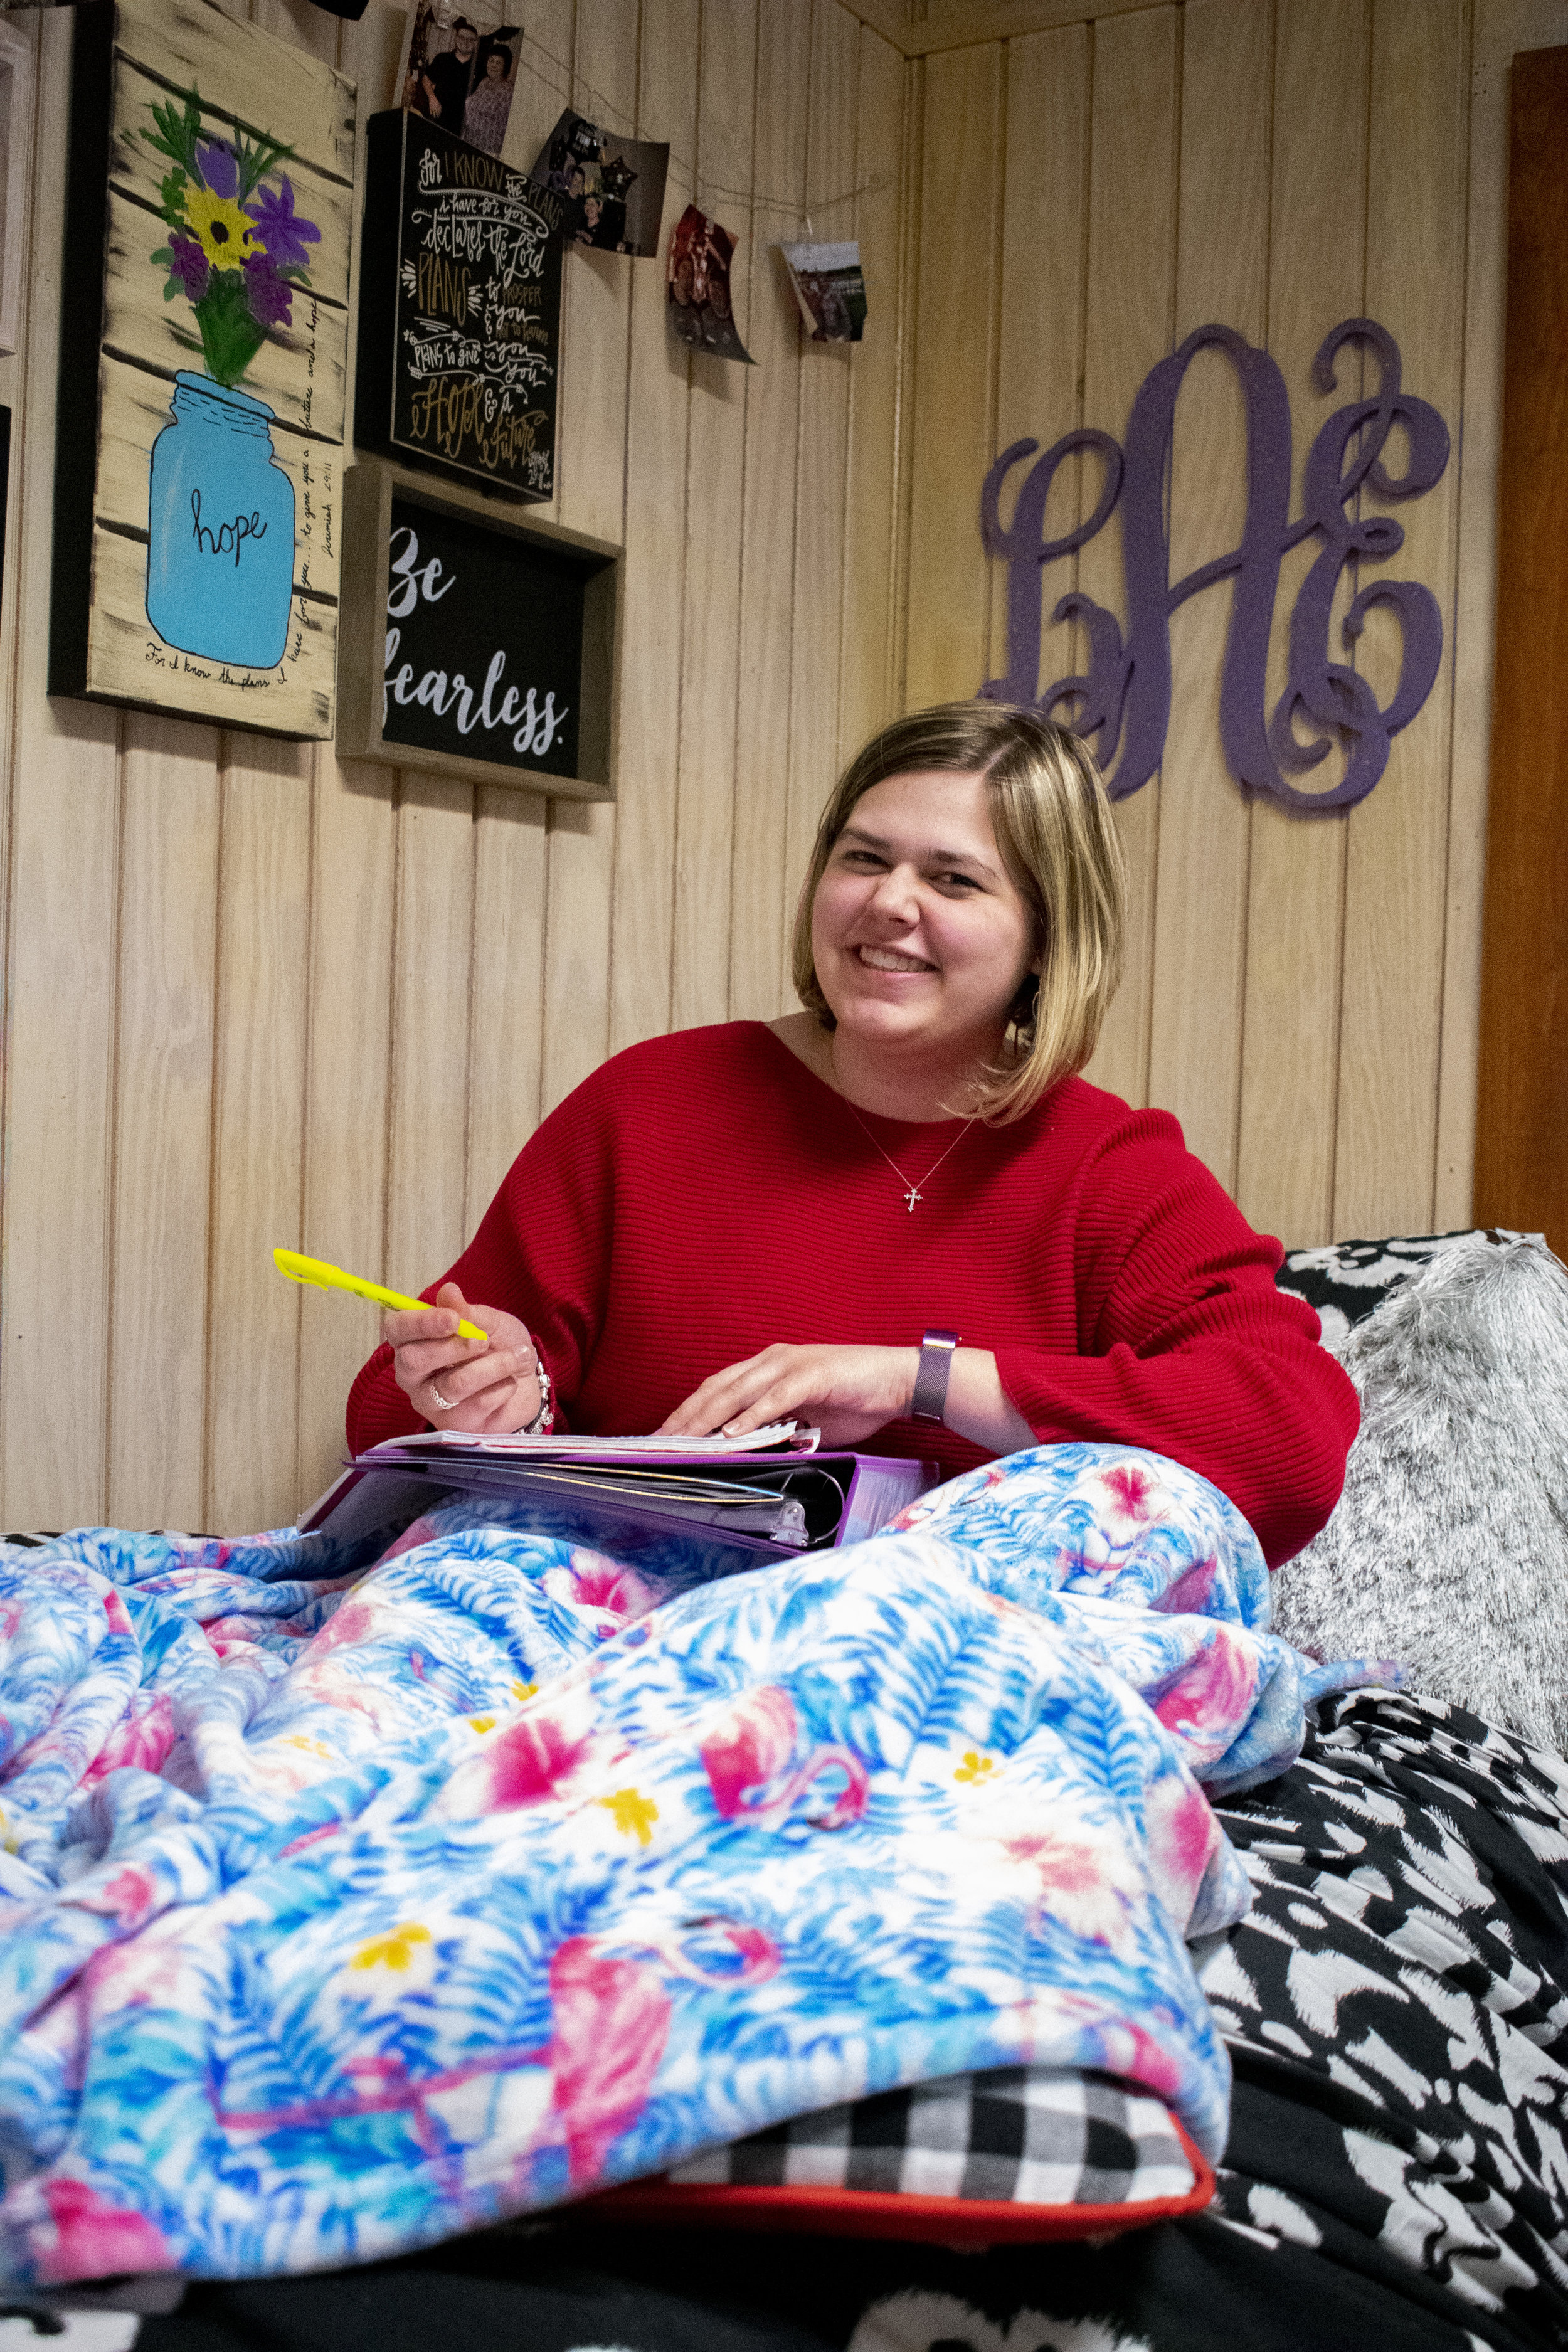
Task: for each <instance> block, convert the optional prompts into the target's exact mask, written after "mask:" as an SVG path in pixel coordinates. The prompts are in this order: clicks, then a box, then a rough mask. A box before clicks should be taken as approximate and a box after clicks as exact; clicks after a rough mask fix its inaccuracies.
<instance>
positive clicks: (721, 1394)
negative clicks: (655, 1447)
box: [658, 1345, 920, 1445]
mask: <svg viewBox="0 0 1568 2352" xmlns="http://www.w3.org/2000/svg"><path fill="white" fill-rule="evenodd" d="M919 1371H920V1349H918V1348H826V1347H808V1348H789V1347H784V1346H782V1345H781V1346H778V1347H773V1348H764V1349H763V1351H762V1354H761V1355H760V1356H748V1357H747V1358H746V1360H745V1361H744V1363H741V1364H731V1365H729V1366H728V1367H727V1368H726V1370H723V1371H721V1372H715V1373H714V1374H713V1375H712V1377H711V1379H710V1380H706V1381H703V1383H702V1386H701V1387H700V1389H698V1390H697V1391H696V1392H695V1393H694V1394H693V1395H691V1396H689V1397H688V1398H687V1400H686V1402H685V1403H684V1404H682V1405H678V1406H677V1408H676V1410H675V1411H674V1412H672V1413H671V1414H670V1416H669V1418H668V1421H667V1422H666V1423H664V1426H663V1427H662V1429H660V1430H659V1432H658V1434H659V1436H661V1437H707V1436H709V1435H710V1434H711V1433H712V1432H713V1431H715V1430H721V1431H722V1433H723V1434H724V1435H725V1436H726V1437H744V1436H748V1435H749V1434H750V1433H751V1432H752V1430H753V1429H761V1428H762V1427H763V1425H764V1423H768V1422H772V1421H790V1420H794V1421H801V1422H806V1423H810V1424H811V1425H812V1426H814V1427H816V1428H818V1429H820V1430H821V1432H822V1435H823V1442H824V1443H825V1444H828V1445H853V1444H856V1443H857V1442H858V1440H859V1439H860V1438H862V1437H869V1436H870V1435H871V1433H872V1432H873V1430H878V1429H884V1428H886V1426H887V1424H888V1423H889V1422H890V1421H898V1420H900V1418H901V1417H902V1415H903V1414H905V1413H906V1412H908V1411H909V1409H910V1398H911V1396H912V1395H913V1394H914V1387H915V1380H916V1377H917V1375H918V1373H919Z"/></svg>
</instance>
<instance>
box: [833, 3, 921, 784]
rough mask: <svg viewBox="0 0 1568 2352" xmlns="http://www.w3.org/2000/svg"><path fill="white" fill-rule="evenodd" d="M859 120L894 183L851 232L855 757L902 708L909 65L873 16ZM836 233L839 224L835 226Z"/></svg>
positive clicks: (859, 136) (873, 165)
mask: <svg viewBox="0 0 1568 2352" xmlns="http://www.w3.org/2000/svg"><path fill="white" fill-rule="evenodd" d="M859 47H860V57H859V67H858V100H857V106H856V120H855V167H854V178H855V184H856V186H857V187H862V186H864V185H865V184H866V183H867V182H868V181H869V180H871V179H873V178H874V177H875V176H876V175H877V174H879V173H884V174H886V184H885V185H884V186H882V187H880V188H876V189H872V190H869V191H868V193H867V194H865V195H863V196H861V197H860V198H859V199H858V202H857V204H856V206H855V210H854V214H853V216H852V219H851V220H850V221H849V222H848V223H847V224H846V228H845V234H849V233H850V230H851V229H852V231H853V234H854V235H855V236H858V238H859V241H860V263H861V268H862V269H863V271H864V272H865V277H866V284H867V288H868V299H869V301H870V303H871V305H872V306H873V307H872V309H871V312H870V315H869V317H868V320H867V328H868V331H867V334H866V335H865V337H864V339H863V340H862V341H860V342H858V343H856V344H854V345H853V346H852V347H851V349H850V353H849V450H848V460H847V471H848V482H847V494H846V501H845V516H844V539H845V552H844V634H843V638H842V641H841V644H840V647H839V656H838V660H839V707H838V755H837V762H836V764H837V766H838V767H839V768H841V769H842V768H843V767H844V766H846V765H847V762H848V761H849V760H851V759H852V758H853V757H854V755H855V753H856V751H858V749H859V747H860V745H861V744H862V743H863V742H864V741H865V740H866V738H867V737H868V735H869V734H870V733H871V731H872V730H873V729H874V728H877V727H880V726H881V725H882V724H883V722H884V721H885V720H886V719H889V718H890V717H891V716H892V713H893V710H894V708H895V683H894V681H895V675H896V666H895V662H894V649H893V627H894V615H895V611H896V599H895V593H894V589H895V562H894V554H895V546H894V542H895V538H896V524H897V511H898V509H897V500H898V444H899V424H900V417H899V371H900V362H901V360H902V355H903V352H904V349H905V329H906V321H905V319H904V317H903V315H902V311H903V299H902V298H903V292H904V289H903V286H902V283H901V278H900V268H899V230H900V219H899V214H900V194H901V191H902V187H903V163H904V158H903V131H904V114H905V96H906V87H905V86H906V84H907V82H908V79H909V68H908V67H907V66H906V64H905V62H904V60H903V58H900V56H899V54H898V52H897V50H896V49H894V48H893V47H892V46H891V44H890V43H889V42H888V41H885V40H884V39H883V38H882V37H881V35H880V34H879V33H874V32H873V31H872V30H871V28H870V26H868V25H863V26H861V28H860V37H859ZM837 233H838V232H837V229H836V230H835V234H836V235H837Z"/></svg>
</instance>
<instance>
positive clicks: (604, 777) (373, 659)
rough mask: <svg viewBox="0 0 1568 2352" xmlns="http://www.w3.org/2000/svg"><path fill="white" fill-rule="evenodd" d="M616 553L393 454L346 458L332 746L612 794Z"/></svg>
mask: <svg viewBox="0 0 1568 2352" xmlns="http://www.w3.org/2000/svg"><path fill="white" fill-rule="evenodd" d="M620 557H621V551H620V550H619V548H617V547H612V546H610V545H608V544H607V543H606V542H605V541H603V540H598V539H588V538H585V537H584V535H583V533H582V532H581V531H574V530H563V528H562V527H561V525H560V524H559V523H552V522H545V521H543V520H532V519H531V520H523V518H522V517H521V515H502V514H499V513H498V512H497V511H496V509H495V508H494V507H493V506H491V507H487V506H485V505H483V504H482V503H481V502H480V501H479V499H473V498H467V497H464V496H463V495H462V494H461V493H460V492H455V491H450V490H447V489H437V488H434V487H433V486H432V485H430V484H428V483H427V482H426V481H424V480H422V479H420V478H417V477H415V476H409V475H406V474H404V473H401V472H399V471H397V470H395V468H394V467H390V466H383V465H377V464H374V463H371V464H368V465H361V466H356V467H353V470H352V471H351V473H350V474H349V476H348V479H347V484H346V496H345V499H344V503H343V625H342V658H341V662H340V667H339V714H338V753H339V756H340V758H342V759H359V760H380V761H385V762H386V764H387V765H389V766H391V767H395V768H422V769H426V770H428V771H429V772H432V773H434V774H436V775H441V776H450V777H453V778H456V779H458V781H460V782H466V783H479V784H516V785H517V786H518V787H519V788H520V790H521V791H524V792H532V793H541V792H542V793H552V794H559V795H561V796H562V797H563V798H567V799H573V800H592V801H608V800H614V798H615V796H616V787H615V711H616V658H617V647H618V644H619V631H620V582H621V562H620Z"/></svg>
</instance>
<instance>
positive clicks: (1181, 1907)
mask: <svg viewBox="0 0 1568 2352" xmlns="http://www.w3.org/2000/svg"><path fill="white" fill-rule="evenodd" d="M1143 1820H1144V1828H1145V1831H1146V1832H1147V1835H1148V1841H1149V1871H1150V1875H1151V1877H1152V1879H1153V1882H1154V1891H1155V1894H1156V1895H1158V1897H1159V1899H1160V1902H1161V1903H1162V1904H1163V1906H1164V1909H1165V1911H1166V1913H1167V1915H1168V1916H1169V1917H1170V1918H1171V1919H1173V1921H1174V1923H1175V1925H1176V1927H1178V1928H1179V1929H1184V1928H1185V1927H1186V1924H1187V1921H1188V1920H1189V1919H1190V1918H1191V1917H1192V1913H1193V1905H1194V1901H1195V1900H1196V1898H1197V1892H1198V1889H1199V1887H1200V1886H1201V1885H1203V1882H1204V1874H1205V1871H1206V1870H1207V1868H1208V1866H1209V1862H1210V1859H1211V1857H1212V1856H1213V1854H1214V1852H1215V1847H1216V1846H1217V1845H1218V1844H1219V1841H1220V1828H1219V1823H1218V1822H1216V1821H1215V1817H1214V1815H1213V1813H1212V1812H1211V1811H1210V1810H1209V1802H1208V1799H1207V1798H1206V1797H1205V1795H1204V1792H1203V1790H1201V1789H1199V1788H1198V1787H1196V1786H1195V1785H1194V1783H1193V1782H1192V1781H1190V1780H1184V1778H1183V1777H1182V1775H1181V1774H1180V1773H1177V1772H1170V1773H1167V1774H1166V1775H1165V1776H1164V1778H1163V1779H1162V1780H1155V1781H1153V1782H1152V1784H1151V1786H1150V1788H1149V1790H1148V1793H1147V1795H1146V1796H1145V1798H1144V1801H1143Z"/></svg>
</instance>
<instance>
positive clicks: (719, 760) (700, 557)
mask: <svg viewBox="0 0 1568 2352" xmlns="http://www.w3.org/2000/svg"><path fill="white" fill-rule="evenodd" d="M756 59H757V43H756V19H755V16H754V15H753V14H752V12H751V10H750V9H748V8H747V7H745V6H744V5H735V0H731V5H730V6H728V7H726V8H724V9H722V10H720V9H716V8H712V7H708V8H705V9H704V10H703V15H702V49H701V74H700V86H701V104H700V110H699V116H698V125H697V157H696V163H697V173H698V180H697V202H698V204H699V205H700V207H701V209H702V210H703V211H704V212H706V213H709V214H710V215H712V216H713V217H715V218H716V219H718V220H720V221H721V222H722V223H723V225H724V226H725V227H727V228H728V229H729V230H730V232H731V235H732V236H734V237H735V239H736V246H735V251H734V255H733V257H732V259H731V278H730V287H731V299H732V301H733V304H734V316H735V326H736V330H737V331H738V332H739V334H740V337H741V340H742V343H746V339H747V337H748V335H749V333H750V331H751V329H750V317H751V307H752V305H751V278H752V267H753V242H752V217H751V206H750V204H749V202H748V201H747V200H746V198H744V197H742V195H741V194H730V193H726V194H717V193H711V192H712V191H714V190H716V189H724V190H726V191H736V190H745V191H748V192H749V191H750V188H751V184H752V116H753V111H754V108H755V100H756V90H755V82H756ZM757 258H760V256H758V257H757ZM747 348H748V349H749V348H750V345H749V344H747ZM750 373H752V371H751V369H750V368H748V367H745V366H744V365H742V363H741V362H736V361H731V360H721V359H715V358H713V357H711V356H710V355H709V354H707V353H704V352H697V353H696V354H694V355H693V358H692V361H691V389H690V394H689V400H688V403H687V419H686V431H687V460H686V462H687V479H688V483H689V494H688V498H687V504H686V562H685V571H686V593H685V610H684V622H683V629H682V643H681V656H680V670H681V676H680V733H679V766H678V773H677V779H676V808H675V916H674V931H673V939H672V947H671V976H670V1025H671V1026H672V1027H673V1028H676V1029H686V1028H690V1027H693V1026H695V1025H696V1024H699V1023H700V1022H706V1021H722V1020H723V1019H724V1017H725V1015H726V1013H728V1011H729V999H730V867H731V846H732V843H733V839H734V830H735V799H736V789H737V778H736V706H737V698H738V695H739V688H740V654H741V646H740V619H741V546H742V522H743V518H744V511H745V446H746V384H745V378H746V377H747V376H748V375H749V374H750Z"/></svg>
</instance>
